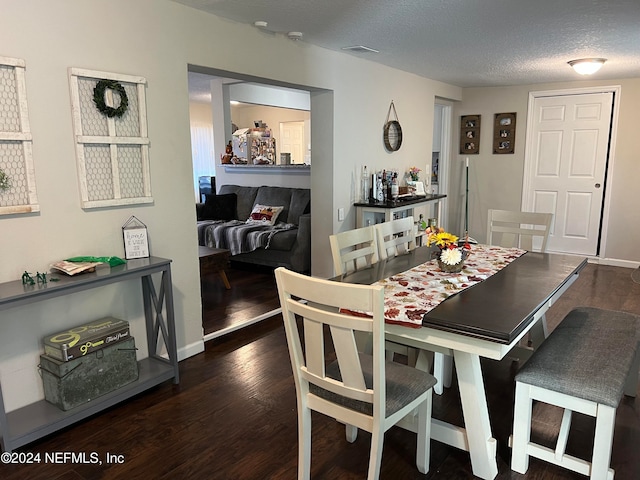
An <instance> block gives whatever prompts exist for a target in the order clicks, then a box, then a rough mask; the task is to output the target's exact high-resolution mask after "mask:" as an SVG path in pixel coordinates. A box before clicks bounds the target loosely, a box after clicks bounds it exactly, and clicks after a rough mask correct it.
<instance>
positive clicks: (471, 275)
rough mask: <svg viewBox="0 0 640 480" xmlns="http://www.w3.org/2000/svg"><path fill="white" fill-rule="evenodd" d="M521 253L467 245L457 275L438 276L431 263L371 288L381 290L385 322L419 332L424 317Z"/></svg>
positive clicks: (493, 247) (435, 266)
mask: <svg viewBox="0 0 640 480" xmlns="http://www.w3.org/2000/svg"><path fill="white" fill-rule="evenodd" d="M524 253H526V250H522V249H519V248H504V247H497V246H491V245H471V253H470V255H469V256H468V257H467V259H466V260H465V262H464V268H463V270H462V271H461V272H458V273H445V272H442V271H441V270H440V268H439V267H438V262H437V260H431V261H429V262H425V263H423V264H421V265H418V266H417V267H414V268H412V269H410V270H407V271H405V272H402V273H399V274H397V275H392V276H391V277H388V278H385V279H383V280H380V281H378V282H376V283H374V285H382V286H384V317H385V322H387V323H394V324H399V325H404V326H407V327H413V328H420V327H421V326H422V317H423V316H424V314H425V313H427V312H429V311H431V310H433V309H434V308H436V307H437V306H438V305H439V304H440V303H441V302H443V301H444V300H446V299H447V298H449V297H450V296H452V295H455V294H457V293H459V292H461V291H462V290H464V289H465V288H469V287H471V286H473V285H475V284H477V283H479V282H481V281H483V280H485V279H486V278H488V277H490V276H491V275H493V274H494V273H496V272H498V271H500V270H501V269H503V268H504V267H506V266H507V265H508V264H509V263H511V262H512V261H514V260H515V259H516V258H518V257H520V256H521V255H523V254H524ZM351 313H353V314H358V313H356V312H351ZM360 314H362V313H360Z"/></svg>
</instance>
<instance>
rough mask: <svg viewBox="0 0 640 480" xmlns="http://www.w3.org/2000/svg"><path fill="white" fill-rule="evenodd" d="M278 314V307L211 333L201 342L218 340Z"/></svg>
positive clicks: (279, 311) (280, 311)
mask: <svg viewBox="0 0 640 480" xmlns="http://www.w3.org/2000/svg"><path fill="white" fill-rule="evenodd" d="M280 313H282V308H280V307H278V308H276V309H274V310H271V311H270V312H267V313H263V314H262V315H258V316H257V317H253V318H250V319H249V320H245V321H244V322H241V323H236V324H234V325H231V326H230V327H227V328H223V329H221V330H216V331H215V332H211V333H209V334H207V335H205V336H204V338H203V341H205V342H208V341H209V340H213V339H214V338H218V337H221V336H223V335H226V334H228V333H232V332H235V331H236V330H240V329H241V328H244V327H248V326H249V325H253V324H254V323H258V322H261V321H262V320H266V319H267V318H271V317H274V316H276V315H278V314H280Z"/></svg>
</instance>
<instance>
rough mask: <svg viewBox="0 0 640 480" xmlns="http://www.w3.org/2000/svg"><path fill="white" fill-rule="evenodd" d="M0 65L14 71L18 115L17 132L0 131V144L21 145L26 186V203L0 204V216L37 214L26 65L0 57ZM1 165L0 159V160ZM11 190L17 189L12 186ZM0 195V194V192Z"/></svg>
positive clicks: (19, 60)
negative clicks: (11, 143)
mask: <svg viewBox="0 0 640 480" xmlns="http://www.w3.org/2000/svg"><path fill="white" fill-rule="evenodd" d="M0 65H3V66H8V67H13V68H14V70H15V80H16V83H15V88H16V92H17V94H18V109H19V115H20V131H19V132H3V131H0V143H2V142H19V143H21V145H22V152H23V158H24V169H25V175H26V185H24V186H22V187H21V188H23V192H22V193H23V194H26V196H27V198H28V202H27V203H26V204H25V205H5V206H3V205H2V204H1V203H0V215H13V214H22V213H31V212H39V211H40V205H39V204H38V195H37V193H36V175H35V169H34V167H33V137H32V135H31V127H30V126H29V112H28V108H27V84H26V80H25V70H26V63H25V61H24V60H22V59H19V58H9V57H0ZM0 165H2V159H0ZM12 188H17V186H13V187H12ZM0 193H1V192H0Z"/></svg>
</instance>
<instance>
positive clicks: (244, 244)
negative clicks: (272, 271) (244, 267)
mask: <svg viewBox="0 0 640 480" xmlns="http://www.w3.org/2000/svg"><path fill="white" fill-rule="evenodd" d="M196 214H197V220H198V243H199V245H203V246H208V247H212V248H225V249H227V250H230V251H231V260H232V261H234V262H244V263H250V264H256V265H263V266H267V267H280V266H283V267H286V268H289V269H291V270H294V271H296V272H301V273H307V272H309V271H310V270H311V191H310V190H309V189H305V188H288V187H270V186H261V187H245V186H240V185H222V186H220V189H219V191H218V193H217V194H213V193H212V194H210V195H205V201H204V202H203V203H196Z"/></svg>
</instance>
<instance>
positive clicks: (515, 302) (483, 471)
mask: <svg viewBox="0 0 640 480" xmlns="http://www.w3.org/2000/svg"><path fill="white" fill-rule="evenodd" d="M474 248H477V247H476V245H472V246H471V253H472V254H473V249H474ZM432 252H433V249H432V248H430V247H427V246H424V247H418V248H416V249H414V250H413V251H411V252H409V253H407V254H405V255H399V256H396V257H391V258H388V259H387V260H384V261H380V262H378V263H376V264H374V265H371V266H369V267H367V268H363V269H360V270H357V271H354V272H351V273H347V274H343V275H341V276H338V277H334V278H332V280H335V281H340V282H349V283H357V284H363V285H369V284H373V283H376V282H379V281H381V280H384V279H388V278H390V277H392V276H394V275H398V274H401V273H402V272H406V271H408V270H410V269H412V268H414V267H416V266H419V265H421V264H423V263H425V262H435V261H436V260H433V259H432V258H433V255H432ZM586 264H587V258H586V257H582V256H575V255H568V254H561V253H539V252H526V253H524V254H523V255H521V256H519V257H518V258H515V259H514V260H513V261H511V262H510V263H509V264H508V265H506V266H504V268H502V269H500V270H499V271H497V272H496V273H494V274H492V275H491V276H489V277H487V278H486V279H483V280H482V281H480V282H479V283H476V284H474V285H473V286H471V287H469V288H465V289H463V290H461V291H459V292H458V293H455V294H453V295H451V296H449V297H448V298H446V299H445V300H444V301H442V302H441V303H440V304H438V305H437V306H436V307H435V308H433V309H432V310H430V311H428V312H427V313H425V314H424V316H423V318H422V326H418V328H410V327H407V326H405V325H398V324H390V323H386V324H385V338H386V339H387V340H390V341H393V342H395V343H400V344H403V345H407V346H409V347H414V348H417V349H419V350H421V351H432V352H440V353H444V354H446V355H451V356H452V357H453V360H454V366H455V369H456V378H457V382H458V389H459V393H460V400H461V406H462V414H463V420H464V426H463V427H461V426H457V425H452V424H450V423H447V422H444V421H442V420H440V419H437V418H432V423H431V438H433V439H434V440H437V441H440V442H443V443H445V444H448V445H451V446H454V447H456V448H460V449H462V450H465V451H468V452H469V455H470V459H471V466H472V470H473V474H474V475H475V476H477V477H480V478H483V479H487V480H489V479H493V478H495V477H496V475H497V474H498V465H497V458H496V451H497V441H496V439H495V438H494V437H493V434H492V431H491V422H490V418H489V410H488V407H487V400H486V393H485V388H484V382H483V377H482V369H481V364H480V359H481V358H488V359H493V360H501V359H503V358H504V357H505V356H507V354H509V353H510V352H511V351H512V350H514V349H516V348H521V347H519V343H520V341H521V340H522V339H523V337H525V335H527V334H528V333H529V332H530V331H531V330H532V329H533V328H534V326H536V325H537V327H540V326H541V325H543V324H544V315H545V312H546V311H547V310H548V309H549V308H550V307H551V306H552V305H553V303H554V302H555V301H556V300H557V299H558V298H559V297H560V296H561V295H562V294H563V293H564V292H565V291H566V290H567V289H568V288H569V287H570V286H571V284H573V282H574V281H575V280H576V279H577V278H578V275H579V273H580V270H581V269H582V268H584V266H585V265H586ZM451 275H460V274H451ZM514 388H515V384H514ZM415 421H416V419H415V418H409V417H407V418H406V419H405V421H403V422H402V423H401V424H400V425H401V426H403V427H404V428H408V429H410V430H412V431H416V425H415Z"/></svg>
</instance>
